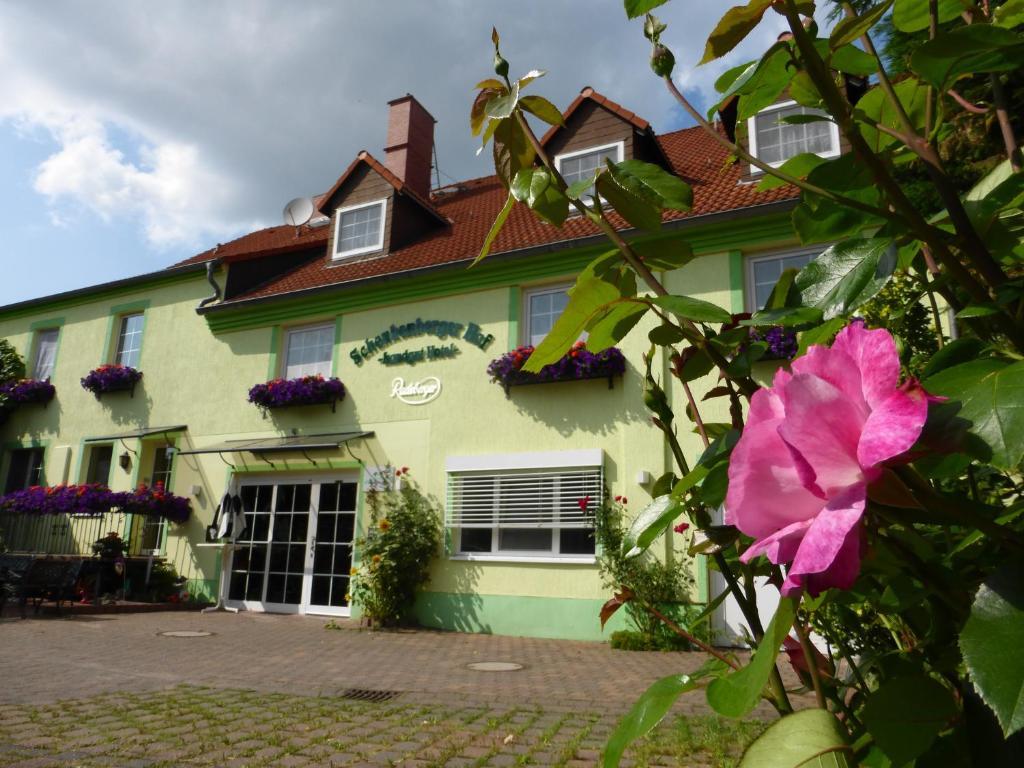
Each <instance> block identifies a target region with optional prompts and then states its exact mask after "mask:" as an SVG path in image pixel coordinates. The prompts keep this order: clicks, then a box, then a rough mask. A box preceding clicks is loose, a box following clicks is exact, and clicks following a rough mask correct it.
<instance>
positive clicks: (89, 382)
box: [82, 365, 142, 398]
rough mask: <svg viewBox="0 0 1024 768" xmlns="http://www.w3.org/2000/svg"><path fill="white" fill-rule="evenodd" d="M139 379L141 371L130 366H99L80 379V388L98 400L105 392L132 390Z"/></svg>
mask: <svg viewBox="0 0 1024 768" xmlns="http://www.w3.org/2000/svg"><path fill="white" fill-rule="evenodd" d="M141 378H142V371H140V370H138V369H136V368H132V367H131V366H127V365H101V366H100V367H99V368H97V369H95V370H93V371H89V374H88V375H87V376H86V377H85V378H83V379H82V388H83V389H87V390H89V391H90V392H92V393H93V394H94V395H96V397H97V398H98V397H99V396H100V395H102V394H103V393H105V392H123V391H125V390H133V389H135V385H136V384H137V383H138V382H139V380H140V379H141Z"/></svg>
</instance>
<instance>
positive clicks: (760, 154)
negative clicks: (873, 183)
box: [747, 101, 839, 173]
mask: <svg viewBox="0 0 1024 768" xmlns="http://www.w3.org/2000/svg"><path fill="white" fill-rule="evenodd" d="M793 115H824V116H826V117H827V113H825V112H822V111H821V110H820V109H812V108H811V107H804V106H801V105H800V104H797V103H796V102H794V101H787V102H784V103H782V104H773V105H772V106H770V107H767V108H765V109H762V110H761V111H760V112H758V113H757V114H756V115H754V116H753V117H751V118H749V119H748V120H747V134H748V135H749V136H750V154H752V155H753V156H754V157H756V158H758V159H759V160H762V161H763V162H766V163H768V164H769V165H772V166H777V165H782V164H783V163H784V162H786V161H787V160H789V158H791V157H793V156H794V155H799V154H801V153H804V152H813V153H814V154H816V155H819V156H821V157H835V156H836V155H838V154H839V126H837V125H836V124H835V123H834V122H832V121H831V120H829V121H823V120H819V121H816V122H813V123H784V122H780V121H781V119H782V118H784V117H791V116H793ZM751 170H752V171H753V172H754V173H760V170H759V169H757V168H752V169H751Z"/></svg>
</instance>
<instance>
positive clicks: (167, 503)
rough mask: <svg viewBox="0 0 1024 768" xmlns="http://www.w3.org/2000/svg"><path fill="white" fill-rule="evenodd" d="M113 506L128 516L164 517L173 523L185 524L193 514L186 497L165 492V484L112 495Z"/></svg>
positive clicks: (190, 504)
mask: <svg viewBox="0 0 1024 768" xmlns="http://www.w3.org/2000/svg"><path fill="white" fill-rule="evenodd" d="M112 496H113V499H112V501H113V506H115V507H117V508H118V509H120V510H121V512H122V513H124V514H126V515H146V516H147V517H162V518H164V519H165V520H170V521H171V522H172V523H184V522H186V521H187V520H188V518H189V516H190V515H191V514H192V503H191V502H190V501H189V500H188V499H187V498H185V497H184V496H176V495H174V494H173V493H171V492H169V491H166V490H164V484H163V483H156V484H154V485H152V486H148V485H140V486H139V487H138V488H136V489H135V490H134V491H123V492H121V493H115V494H112Z"/></svg>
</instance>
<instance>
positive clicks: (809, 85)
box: [789, 70, 823, 109]
mask: <svg viewBox="0 0 1024 768" xmlns="http://www.w3.org/2000/svg"><path fill="white" fill-rule="evenodd" d="M789 95H790V97H791V98H792V99H793V101H795V102H796V103H797V104H802V105H803V106H805V107H811V108H814V109H817V108H820V107H822V106H823V104H822V99H821V93H819V92H818V86H816V85H815V84H814V81H813V80H811V76H810V75H808V74H807V72H805V71H803V70H801V71H800V72H797V73H796V74H795V75H793V79H792V80H791V81H790V83H789Z"/></svg>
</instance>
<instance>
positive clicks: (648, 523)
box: [622, 494, 683, 557]
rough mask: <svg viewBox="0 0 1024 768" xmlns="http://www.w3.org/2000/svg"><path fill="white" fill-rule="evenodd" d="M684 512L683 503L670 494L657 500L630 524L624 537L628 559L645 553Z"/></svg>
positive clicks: (624, 548)
mask: <svg viewBox="0 0 1024 768" xmlns="http://www.w3.org/2000/svg"><path fill="white" fill-rule="evenodd" d="M682 512H683V505H682V503H681V502H680V501H679V500H678V499H675V498H673V497H672V496H671V495H670V494H666V495H665V496H659V497H658V498H656V499H655V500H654V501H652V502H651V503H650V504H648V505H647V506H646V507H644V509H643V511H642V512H641V513H640V514H639V515H637V516H636V518H635V519H634V520H633V522H632V523H631V524H630V526H629V530H628V531H626V533H625V535H624V536H623V537H622V553H623V554H624V555H625V556H626V557H636V556H637V555H639V554H641V553H643V552H644V551H645V550H646V549H647V548H648V547H649V546H651V544H652V543H654V540H655V539H657V538H658V537H659V536H661V534H663V533H664V532H665V529H666V528H668V527H669V525H671V524H672V521H673V520H675V519H676V518H677V517H679V515H680V514H681V513H682Z"/></svg>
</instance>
